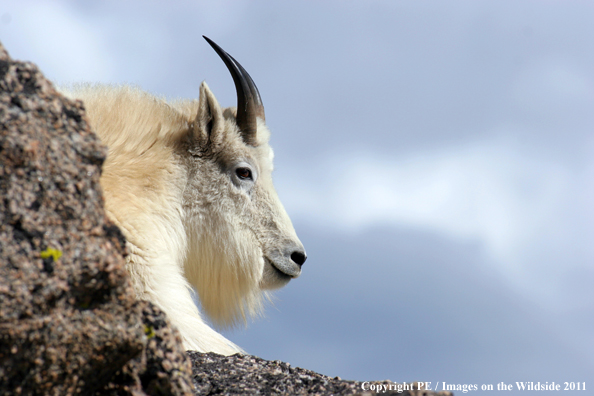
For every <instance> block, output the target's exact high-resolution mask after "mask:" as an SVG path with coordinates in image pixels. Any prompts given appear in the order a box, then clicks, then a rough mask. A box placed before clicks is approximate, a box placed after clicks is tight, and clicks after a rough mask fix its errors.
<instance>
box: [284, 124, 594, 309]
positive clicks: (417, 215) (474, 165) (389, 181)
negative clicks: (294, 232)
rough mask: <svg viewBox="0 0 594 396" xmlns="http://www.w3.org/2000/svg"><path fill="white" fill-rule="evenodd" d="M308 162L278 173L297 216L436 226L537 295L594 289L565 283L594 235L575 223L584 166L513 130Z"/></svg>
mask: <svg viewBox="0 0 594 396" xmlns="http://www.w3.org/2000/svg"><path fill="white" fill-rule="evenodd" d="M502 135H503V134H502ZM310 166H311V168H312V169H314V171H311V173H310V174H308V175H307V176H306V178H304V177H303V176H300V177H297V176H298V175H292V176H293V177H292V176H291V175H286V174H285V175H282V176H281V177H279V178H278V181H277V184H278V187H279V191H280V193H281V198H282V199H283V202H284V203H285V205H286V207H287V209H288V211H289V213H290V214H291V215H292V217H293V219H295V220H296V221H301V222H306V223H308V224H310V225H314V226H316V227H323V228H326V229H330V230H331V231H332V232H339V233H357V232H361V230H365V229H369V228H372V227H374V226H378V225H388V226H394V227H396V228H400V229H402V228H408V229H417V230H423V231H428V232H436V233H438V234H441V235H443V236H444V237H445V238H450V239H453V240H457V241H459V242H460V243H468V242H470V243H473V242H474V243H478V244H479V245H481V246H482V247H483V249H484V251H485V252H486V255H487V256H488V257H489V262H490V263H491V264H492V265H493V266H494V267H495V268H497V269H498V270H499V271H500V272H501V273H502V274H503V275H504V276H505V277H506V278H507V279H508V280H509V282H510V283H511V284H513V285H514V286H515V288H517V289H521V290H523V293H525V294H527V295H530V296H531V299H533V300H535V301H541V302H543V301H544V300H541V298H546V299H547V302H548V303H549V304H553V305H554V306H556V307H557V308H558V309H564V306H565V302H564V301H565V298H564V297H563V296H565V297H567V298H569V297H568V296H569V295H571V296H574V297H575V294H574V293H587V291H586V290H585V288H584V287H581V288H579V289H580V290H579V291H578V290H577V289H576V288H575V287H570V286H569V285H568V284H566V283H567V282H566V280H567V279H566V274H567V277H572V276H571V275H569V272H571V271H574V270H575V271H578V272H579V271H585V269H587V266H588V264H587V259H586V258H587V257H588V251H587V248H586V246H588V244H587V242H586V239H585V237H584V236H585V235H592V231H593V230H592V226H591V225H589V224H592V222H593V221H594V219H590V221H589V222H588V221H582V222H581V223H580V222H576V218H578V217H580V216H581V217H583V216H588V214H589V215H590V217H591V211H590V212H588V210H587V205H586V202H585V200H580V199H577V197H578V196H579V195H580V194H581V193H582V192H583V191H582V190H583V189H584V188H585V187H583V186H584V185H587V182H586V180H583V178H584V177H586V176H584V175H585V173H584V174H579V173H576V172H575V171H574V170H572V169H569V168H568V167H567V166H565V165H563V164H562V163H557V162H555V161H553V160H551V159H550V158H545V157H544V156H542V155H539V154H538V153H536V152H533V151H531V150H529V149H527V148H523V147H522V146H520V145H518V144H515V143H514V142H513V141H510V140H507V139H505V138H499V139H496V140H489V141H475V142H471V143H467V144H464V145H458V146H455V147H445V148H441V149H435V150H425V151H417V152H412V153H410V154H408V155H404V156H402V157H399V158H390V157H382V156H377V155H373V154H372V153H363V154H361V153H355V152H350V153H341V154H338V153H332V154H330V155H328V156H327V157H325V158H324V159H319V160H317V162H314V163H310ZM296 180H297V181H298V180H310V181H312V182H311V184H305V182H301V183H299V182H295V181H296ZM578 224H581V225H580V226H577V227H576V225H578ZM563 279H566V280H563ZM582 289H584V290H582Z"/></svg>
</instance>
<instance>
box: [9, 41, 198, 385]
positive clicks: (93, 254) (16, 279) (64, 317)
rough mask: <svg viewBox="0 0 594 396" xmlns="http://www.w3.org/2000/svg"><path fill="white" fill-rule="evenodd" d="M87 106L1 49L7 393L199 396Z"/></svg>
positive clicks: (34, 69) (28, 65) (31, 66)
mask: <svg viewBox="0 0 594 396" xmlns="http://www.w3.org/2000/svg"><path fill="white" fill-rule="evenodd" d="M105 155H106V149H105V147H103V146H102V145H101V144H100V143H99V141H98V138H97V137H96V136H95V134H94V133H93V132H92V131H91V129H90V128H89V125H88V123H87V121H86V117H85V111H84V108H83V107H82V104H81V103H80V102H73V101H70V100H68V99H66V98H64V97H62V96H61V95H60V94H59V93H57V92H56V90H55V89H54V87H53V86H52V84H51V83H50V82H48V81H47V80H46V79H45V78H44V77H43V75H42V74H41V73H40V72H39V71H38V69H37V67H36V66H35V65H33V64H31V63H23V62H15V61H13V60H12V59H10V58H9V56H8V54H7V53H6V51H5V50H4V49H3V48H2V47H1V46H0V199H1V200H2V204H1V205H0V318H1V319H0V393H2V394H55V395H67V394H93V393H94V392H100V393H101V394H110V393H111V394H135V395H141V394H144V393H149V394H161V393H163V394H180V395H181V394H186V395H189V394H193V392H192V388H191V384H190V380H189V378H190V364H189V361H188V359H187V357H186V356H185V353H184V351H183V349H182V346H181V340H180V338H179V335H178V334H177V332H176V331H175V330H173V329H171V327H169V326H168V325H167V324H166V320H165V317H164V315H163V314H162V313H161V312H159V311H158V310H157V309H156V308H155V307H154V306H152V305H151V304H149V303H145V302H137V301H136V300H135V298H134V292H133V290H132V288H131V284H130V282H129V279H128V277H127V274H126V271H125V268H124V259H123V256H124V254H125V246H124V238H123V236H122V234H121V233H120V231H119V229H118V228H117V227H115V226H114V225H113V224H111V223H110V222H109V221H108V220H107V218H106V217H105V213H104V210H103V198H102V195H101V189H100V188H99V176H100V174H101V164H102V163H103V161H104V159H105Z"/></svg>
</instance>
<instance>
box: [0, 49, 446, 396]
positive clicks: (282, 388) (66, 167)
mask: <svg viewBox="0 0 594 396" xmlns="http://www.w3.org/2000/svg"><path fill="white" fill-rule="evenodd" d="M105 156H106V149H105V147H103V146H102V145H101V144H100V143H99V141H98V139H97V137H96V136H95V134H94V133H93V132H92V131H91V129H90V127H89V125H88V123H87V121H86V117H85V111H84V108H83V106H82V104H81V103H80V102H73V101H70V100H68V99H66V98H64V97H62V96H61V95H60V94H59V93H58V92H56V90H55V89H54V87H53V86H52V84H51V83H50V82H48V81H47V80H46V79H45V78H44V77H43V76H42V74H41V73H40V72H39V70H38V69H37V67H36V66H35V65H33V64H31V63H26V62H17V61H13V60H12V59H10V57H9V56H8V54H7V53H6V51H5V50H4V48H3V47H2V45H1V44H0V199H1V200H2V204H1V205H0V395H18V394H23V395H37V394H44V395H74V394H83V395H93V394H95V395H135V396H141V395H191V394H194V393H195V394H197V395H244V394H261V395H269V394H276V395H286V394H295V395H298V394H310V395H313V394H316V395H339V394H340V395H347V394H348V395H351V394H371V393H362V391H363V390H364V389H363V388H362V384H361V383H360V382H354V381H343V380H340V379H339V378H330V377H327V376H324V375H321V374H318V373H315V372H312V371H309V370H304V369H300V368H293V367H291V366H290V365H288V364H287V363H283V362H278V361H266V360H263V359H260V358H257V357H254V356H241V355H234V356H229V357H225V356H220V355H216V354H213V353H208V354H202V353H198V352H187V354H186V352H184V351H183V349H182V343H181V339H180V336H179V333H178V332H177V330H175V329H174V328H172V327H171V326H170V325H169V324H168V322H167V319H166V317H165V315H164V314H163V313H162V312H160V311H159V310H158V309H157V308H156V307H155V306H153V305H152V304H150V303H147V302H139V301H136V300H135V298H134V292H133V290H132V288H131V284H130V282H129V279H128V275H127V273H126V271H125V267H124V258H123V257H124V255H125V253H126V251H125V241H124V238H123V236H122V234H121V233H120V231H119V230H118V228H117V227H115V226H114V225H113V224H112V223H110V221H109V220H108V219H107V218H106V217H105V213H104V209H103V197H102V194H101V189H100V187H99V177H100V174H101V165H102V163H103V161H104V159H105ZM190 362H191V363H190ZM192 381H193V382H192ZM373 384H375V385H377V384H385V385H389V384H390V382H383V383H377V382H374V383H373ZM367 389H368V388H367ZM387 394H391V393H389V392H388V393H387ZM393 394H399V395H412V396H421V395H423V396H429V395H446V394H449V393H446V392H439V393H434V392H427V391H415V390H413V391H404V392H403V393H402V392H401V393H397V392H396V391H395V392H394V393H393Z"/></svg>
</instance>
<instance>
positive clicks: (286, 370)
mask: <svg viewBox="0 0 594 396" xmlns="http://www.w3.org/2000/svg"><path fill="white" fill-rule="evenodd" d="M188 355H189V356H190V359H191V360H192V370H193V372H194V386H195V387H196V394H197V395H372V394H375V393H374V392H371V391H370V389H378V388H375V387H377V386H378V385H380V386H381V385H384V386H386V388H381V389H387V390H388V389H390V385H391V386H392V390H391V391H390V390H388V391H387V392H385V393H384V392H380V394H385V395H401V396H451V395H452V393H451V392H432V391H426V390H422V389H421V390H419V389H413V390H410V388H411V387H414V388H417V387H416V386H411V385H412V384H408V388H401V390H400V391H398V388H396V384H394V383H393V382H390V381H382V382H375V381H374V382H369V383H365V386H363V383H362V382H357V381H345V380H342V379H340V378H338V377H335V378H331V377H328V376H325V375H322V374H318V373H316V372H313V371H310V370H305V369H302V368H298V367H291V365H289V364H287V363H284V362H280V361H268V360H264V359H260V358H258V357H255V356H249V355H233V356H221V355H217V354H216V353H198V352H192V351H188ZM403 385H404V384H403Z"/></svg>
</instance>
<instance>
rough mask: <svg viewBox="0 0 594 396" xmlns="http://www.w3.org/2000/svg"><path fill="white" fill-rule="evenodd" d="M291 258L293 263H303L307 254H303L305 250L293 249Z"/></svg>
mask: <svg viewBox="0 0 594 396" xmlns="http://www.w3.org/2000/svg"><path fill="white" fill-rule="evenodd" d="M291 260H293V261H294V262H295V263H297V264H299V265H303V263H305V260H307V256H306V255H305V252H299V251H295V252H293V253H291Z"/></svg>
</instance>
